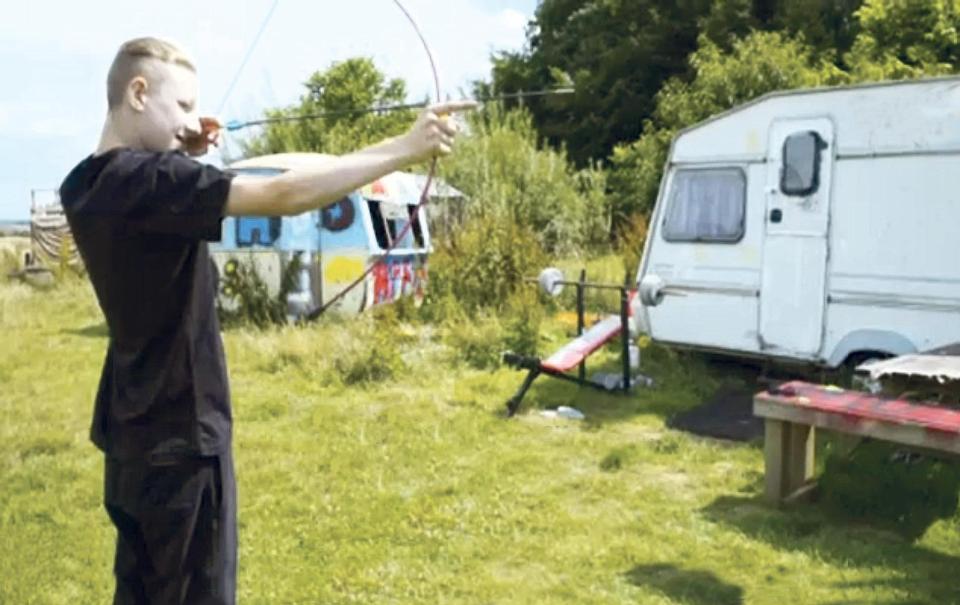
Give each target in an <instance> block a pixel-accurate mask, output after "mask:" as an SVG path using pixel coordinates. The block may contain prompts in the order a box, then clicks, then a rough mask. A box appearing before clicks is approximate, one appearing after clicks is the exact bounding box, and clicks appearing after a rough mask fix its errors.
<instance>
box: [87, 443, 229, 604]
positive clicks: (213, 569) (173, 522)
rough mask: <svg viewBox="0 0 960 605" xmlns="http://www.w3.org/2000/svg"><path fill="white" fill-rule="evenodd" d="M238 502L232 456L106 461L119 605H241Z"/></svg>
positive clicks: (106, 489) (106, 486) (105, 496)
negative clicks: (114, 530)
mask: <svg viewBox="0 0 960 605" xmlns="http://www.w3.org/2000/svg"><path fill="white" fill-rule="evenodd" d="M236 501H237V500H236V482H235V479H234V474H233V460H232V456H231V454H229V453H227V454H224V455H222V456H214V457H202V458H181V459H179V460H170V461H167V462H166V463H164V464H157V463H156V462H154V463H152V464H150V463H147V462H145V461H144V462H141V461H136V462H127V461H119V460H116V459H113V458H110V457H107V460H106V466H105V485H104V503H105V505H106V508H107V512H108V513H109V515H110V519H111V520H112V521H113V524H114V525H115V526H116V528H117V552H116V560H115V562H114V575H115V576H116V591H115V593H114V598H113V602H114V605H127V604H132V605H174V604H176V605H187V604H189V605H234V603H235V602H236V581H237V523H236V517H237V506H236Z"/></svg>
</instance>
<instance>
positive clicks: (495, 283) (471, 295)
mask: <svg viewBox="0 0 960 605" xmlns="http://www.w3.org/2000/svg"><path fill="white" fill-rule="evenodd" d="M546 263H547V256H546V254H544V252H543V249H542V247H541V245H540V243H539V241H538V239H537V237H536V235H535V234H534V233H533V231H532V230H531V229H530V228H528V227H524V226H521V225H518V224H517V223H515V222H513V221H512V220H509V219H506V218H502V219H499V220H489V221H484V220H476V221H471V222H470V223H468V224H467V225H465V226H464V228H463V230H462V231H461V232H460V233H459V234H458V236H457V238H456V239H453V240H451V241H450V242H448V243H447V244H446V245H441V246H440V247H439V248H438V249H437V251H436V252H435V253H434V254H433V256H432V258H431V263H430V287H429V288H428V293H427V303H428V304H432V303H434V302H436V301H446V302H447V303H449V297H451V296H452V297H453V298H454V299H455V300H456V301H458V303H459V305H460V306H462V307H463V308H464V309H465V310H466V311H467V312H473V311H476V310H477V309H480V308H491V309H502V308H503V307H504V306H505V305H506V303H507V301H508V299H509V298H510V297H511V296H512V295H513V293H514V292H517V291H518V290H519V289H520V288H521V287H525V284H524V281H523V280H524V278H525V277H534V276H536V275H537V273H538V272H539V271H540V269H542V268H543V267H544V266H545V265H546Z"/></svg>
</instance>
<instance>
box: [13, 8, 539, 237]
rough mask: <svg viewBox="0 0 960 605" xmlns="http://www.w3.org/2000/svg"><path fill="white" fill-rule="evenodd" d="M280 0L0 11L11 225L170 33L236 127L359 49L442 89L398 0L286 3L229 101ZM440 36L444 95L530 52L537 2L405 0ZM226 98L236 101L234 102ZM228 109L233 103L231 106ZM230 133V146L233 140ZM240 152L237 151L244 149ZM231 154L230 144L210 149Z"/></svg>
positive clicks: (210, 99)
mask: <svg viewBox="0 0 960 605" xmlns="http://www.w3.org/2000/svg"><path fill="white" fill-rule="evenodd" d="M273 4H274V0H205V1H204V2H196V1H195V0H191V1H187V0H165V1H164V2H130V0H88V1H86V2H73V1H67V0H59V1H55V0H27V1H24V2H16V3H6V5H5V6H4V9H3V18H2V19H0V65H3V76H4V80H5V82H4V84H3V86H2V87H0V220H25V219H27V218H29V214H30V198H31V190H37V195H38V196H39V198H40V199H48V198H49V196H50V191H51V190H54V189H56V188H57V187H59V185H60V182H61V181H62V180H63V178H64V177H65V176H66V174H67V173H68V172H69V171H70V169H71V168H72V167H73V166H74V165H76V164H77V163H78V162H79V161H80V160H82V159H83V158H84V157H86V156H87V155H88V154H90V153H91V152H92V151H93V149H94V148H95V147H96V145H97V140H98V139H99V136H100V130H101V128H102V126H103V119H104V117H105V115H106V111H107V104H106V96H105V94H106V93H105V81H106V74H107V69H108V68H109V66H110V62H111V61H112V60H113V56H114V53H115V52H116V50H117V48H118V47H119V45H120V44H121V43H122V42H124V41H125V40H128V39H131V38H136V37H140V36H147V35H150V36H158V37H161V38H166V39H169V40H172V41H175V42H177V43H178V44H180V45H181V46H182V47H183V48H185V49H186V50H187V51H188V52H189V53H190V54H191V56H193V58H194V59H195V60H196V63H197V67H198V72H199V81H200V90H199V103H198V104H199V107H200V111H201V113H203V114H206V115H214V116H217V117H219V118H220V119H221V121H223V122H226V121H228V120H231V119H239V120H246V119H253V118H257V117H260V116H261V115H262V111H263V110H264V109H265V108H268V107H277V106H286V105H291V104H295V103H297V101H298V100H299V98H300V95H301V94H302V92H303V90H304V89H303V86H302V84H303V82H304V81H306V79H307V78H308V76H309V75H310V74H311V73H313V72H314V71H317V70H323V69H326V68H327V67H329V66H330V64H332V63H333V62H335V61H341V60H344V59H347V58H349V57H357V56H366V57H371V58H373V60H374V61H375V63H376V65H377V66H378V67H379V68H380V70H381V71H383V72H384V73H385V74H386V75H387V77H389V78H397V77H398V78H403V79H404V80H406V82H407V91H408V94H409V97H410V99H411V100H417V101H419V100H421V99H422V98H423V97H424V96H425V95H427V94H429V93H430V91H431V90H432V78H431V72H430V68H429V64H428V62H427V58H426V54H425V53H424V51H423V48H422V47H421V46H420V42H419V40H418V39H417V37H416V34H415V33H414V30H413V28H412V27H411V26H410V24H409V23H408V22H407V21H406V20H405V18H404V17H403V14H402V13H401V12H400V10H399V9H398V8H397V6H396V5H395V4H394V3H393V2H392V1H391V0H348V1H346V2H344V1H341V0H278V3H277V5H276V9H275V10H274V12H273V14H272V17H271V18H270V20H269V22H268V24H267V26H266V29H265V30H264V32H263V34H262V36H261V38H260V40H259V42H258V44H257V45H256V47H255V48H254V51H253V54H252V55H251V56H250V59H249V61H248V62H247V64H246V66H245V67H244V69H243V71H242V72H241V74H240V77H239V79H238V81H237V83H236V85H235V87H234V88H233V90H232V92H231V93H230V95H229V96H228V97H225V94H226V92H227V89H228V88H229V85H230V82H231V81H232V80H233V79H234V76H235V75H236V74H237V72H238V69H239V67H240V65H241V63H242V61H243V57H244V56H245V55H246V53H247V51H248V49H249V48H250V46H251V44H252V43H253V41H254V39H255V37H256V35H257V32H258V31H259V30H260V27H261V25H262V23H263V22H264V19H265V17H266V16H267V14H268V13H269V12H270V9H271V7H272V6H273ZM403 4H404V6H405V7H406V8H407V10H409V11H410V13H411V14H412V15H413V17H414V19H416V21H417V23H418V25H419V26H420V29H421V30H422V32H423V34H424V36H425V38H426V39H427V43H428V44H429V45H430V48H431V51H432V52H433V55H434V58H435V59H436V61H437V64H438V65H437V67H438V70H439V75H440V85H441V88H442V94H443V96H444V98H460V97H461V95H462V94H463V93H464V92H466V93H469V91H470V83H471V82H472V81H474V80H477V79H487V78H489V75H490V55H491V54H492V53H493V52H495V51H501V50H519V49H521V48H522V47H523V45H524V42H525V36H524V31H525V28H526V25H527V23H528V21H529V20H530V19H531V18H532V16H533V12H534V10H535V9H536V5H537V0H403ZM224 101H225V103H224ZM221 105H223V110H222V111H220V108H221ZM228 142H229V141H228ZM233 149H236V146H235V145H234V146H233ZM203 159H204V160H206V161H210V162H211V163H219V161H220V158H219V157H218V156H217V154H216V153H213V154H210V155H208V156H206V157H205V158H203Z"/></svg>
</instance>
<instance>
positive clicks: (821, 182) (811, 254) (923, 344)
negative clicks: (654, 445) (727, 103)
mask: <svg viewBox="0 0 960 605" xmlns="http://www.w3.org/2000/svg"><path fill="white" fill-rule="evenodd" d="M958 236H960V78H944V79H935V80H920V81H911V82H896V83H882V84H872V85H862V86H850V87H840V88H825V89H815V90H801V91H790V92H782V93H774V94H769V95H766V96H764V97H761V98H759V99H757V100H755V101H753V102H750V103H747V104H745V105H742V106H740V107H737V108H735V109H733V110H731V111H728V112H726V113H723V114H721V115H718V116H716V117H714V118H711V119H709V120H707V121H705V122H702V123H700V124H697V125H696V126H693V127H692V128H689V129H687V130H685V131H683V132H681V133H680V134H679V135H678V136H677V137H676V139H675V140H674V142H673V145H672V147H671V150H670V154H669V157H668V160H667V165H666V168H665V172H664V178H663V181H662V182H661V185H660V193H659V196H658V199H657V204H656V207H655V209H654V213H653V216H652V219H651V225H650V235H649V237H648V240H647V243H646V247H645V250H644V254H643V259H642V260H641V262H640V268H639V271H638V275H637V280H638V282H639V290H640V296H639V298H640V301H641V303H642V307H641V308H640V309H637V310H636V311H638V312H639V316H638V319H639V320H640V322H641V324H645V325H642V327H643V328H645V329H646V331H647V332H648V333H649V334H650V336H651V337H652V338H653V339H654V340H656V341H659V342H663V343H668V344H672V345H679V346H685V347H691V348H696V349H702V350H709V351H714V352H719V353H727V354H734V355H742V356H753V357H762V358H768V359H776V360H787V361H800V362H807V363H813V364H817V365H822V366H828V367H837V366H839V365H841V364H843V363H844V362H846V361H861V360H863V359H864V358H870V357H877V356H886V355H900V354H905V353H911V352H915V351H918V350H927V349H932V348H935V347H939V346H943V345H947V344H949V343H954V342H958V341H960V250H958V243H960V237H958Z"/></svg>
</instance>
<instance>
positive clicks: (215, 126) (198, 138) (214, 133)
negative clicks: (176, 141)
mask: <svg viewBox="0 0 960 605" xmlns="http://www.w3.org/2000/svg"><path fill="white" fill-rule="evenodd" d="M220 128H221V126H220V122H219V121H217V119H216V118H209V117H203V118H200V130H199V131H197V130H188V131H187V133H186V135H185V136H184V137H183V151H184V153H186V154H187V155H191V156H201V155H203V154H205V153H206V152H207V150H208V149H209V148H210V145H213V146H214V147H216V146H217V145H219V144H220Z"/></svg>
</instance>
